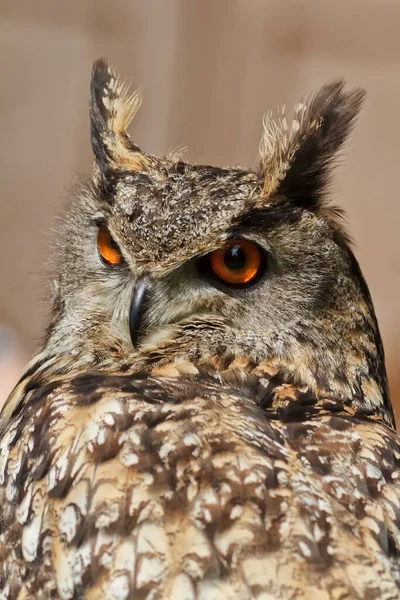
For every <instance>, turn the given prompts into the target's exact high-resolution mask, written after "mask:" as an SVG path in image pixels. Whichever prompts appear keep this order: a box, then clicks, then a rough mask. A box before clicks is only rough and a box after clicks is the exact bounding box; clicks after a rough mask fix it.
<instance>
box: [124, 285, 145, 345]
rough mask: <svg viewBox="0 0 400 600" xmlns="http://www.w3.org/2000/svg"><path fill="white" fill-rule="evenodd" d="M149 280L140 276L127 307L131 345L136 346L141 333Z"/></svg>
mask: <svg viewBox="0 0 400 600" xmlns="http://www.w3.org/2000/svg"><path fill="white" fill-rule="evenodd" d="M149 289H150V280H149V279H148V277H142V278H141V279H139V280H138V281H137V283H136V288H135V292H134V294H133V297H132V301H131V306H130V308H129V332H130V336H131V340H132V345H133V347H134V348H135V347H137V346H138V343H139V340H140V338H141V336H142V335H143V321H144V316H145V313H146V308H147V304H148V299H149Z"/></svg>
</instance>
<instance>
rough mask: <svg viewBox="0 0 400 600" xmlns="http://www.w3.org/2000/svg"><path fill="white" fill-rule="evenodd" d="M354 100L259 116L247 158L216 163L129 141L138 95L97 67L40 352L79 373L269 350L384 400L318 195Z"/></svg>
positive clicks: (363, 320)
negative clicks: (257, 144) (256, 143)
mask: <svg viewBox="0 0 400 600" xmlns="http://www.w3.org/2000/svg"><path fill="white" fill-rule="evenodd" d="M363 96H364V93H363V91H361V90H358V89H356V90H352V91H346V90H345V88H344V84H343V82H342V81H336V82H333V83H331V84H328V85H325V86H324V87H322V88H321V89H320V90H319V91H318V92H317V93H316V94H315V95H314V96H312V97H311V98H310V99H309V100H308V101H307V102H304V103H300V104H298V105H297V106H296V108H295V112H294V117H293V120H292V121H291V123H288V122H287V121H286V118H285V116H284V115H283V114H282V115H281V117H280V118H279V119H278V120H277V121H276V122H274V121H273V120H271V119H270V118H268V119H266V121H265V124H264V134H263V139H262V143H261V157H260V161H259V164H258V165H257V167H256V168H254V169H250V170H247V169H240V168H217V167H212V166H207V165H195V164H189V163H187V162H184V161H183V160H181V159H180V158H179V157H176V156H169V157H166V158H159V157H157V156H153V155H151V154H147V153H145V152H144V151H142V150H140V149H139V147H138V146H137V145H136V144H135V143H133V142H132V140H131V138H130V137H129V135H128V133H127V127H128V124H129V122H130V121H131V119H132V117H133V116H134V115H135V113H136V111H137V109H138V107H139V104H140V102H139V95H138V94H133V95H131V94H130V92H129V89H128V87H127V86H126V85H125V84H124V83H122V82H121V81H120V80H119V79H118V78H117V76H116V74H115V72H114V71H113V69H112V68H111V67H110V66H109V65H108V64H107V62H106V61H105V60H103V59H100V60H98V61H96V62H95V64H94V67H93V74H92V81H91V92H90V121H91V139H92V145H93V151H94V156H95V166H94V171H93V176H92V178H91V179H90V180H89V181H87V182H84V183H82V184H81V185H80V187H79V188H78V189H77V190H76V194H75V199H74V202H73V204H72V206H71V209H70V211H69V213H68V215H67V223H66V235H65V237H64V238H63V241H62V251H61V262H60V267H59V275H58V277H57V282H56V294H55V299H54V306H53V319H52V322H51V325H50V327H49V329H48V332H47V337H46V341H45V350H46V352H47V353H48V354H50V355H51V356H60V355H62V356H63V357H64V361H63V364H64V365H68V364H71V365H72V364H73V365H75V366H76V365H79V366H80V367H83V366H85V367H87V368H91V369H93V368H94V369H101V368H108V369H110V368H113V367H115V368H118V367H120V366H121V365H129V364H130V363H132V361H134V360H135V357H137V356H138V355H146V354H147V355H149V354H152V356H155V357H158V360H160V361H167V360H180V359H182V358H187V357H189V358H190V359H192V360H197V361H204V360H207V359H208V358H209V357H213V356H220V357H221V356H227V357H241V356H245V357H247V358H248V359H249V360H250V361H253V362H255V363H257V362H259V361H262V360H265V359H268V358H269V359H271V360H276V361H278V362H279V363H280V364H282V365H284V367H285V369H287V372H288V373H290V374H291V376H292V377H294V378H295V379H296V380H297V381H298V382H300V383H304V384H305V385H309V386H311V387H313V389H317V390H319V391H320V392H321V393H322V392H323V393H324V394H328V395H329V394H331V395H333V396H335V397H338V396H339V397H347V396H349V395H353V396H354V395H355V394H358V395H360V394H361V395H363V394H365V390H366V389H367V387H368V389H369V396H371V389H372V391H373V394H375V396H376V402H381V403H383V404H387V403H388V398H387V388H386V375H385V368H384V359H383V350H382V345H381V340H380V336H379V331H378V327H377V323H376V319H375V315H374V311H373V307H372V304H371V299H370V296H369V293H368V289H367V286H366V284H365V281H364V279H363V277H362V274H361V272H360V269H359V266H358V264H357V261H356V259H355V258H354V255H353V253H352V250H351V247H350V243H349V238H348V236H347V235H346V233H345V230H344V228H343V223H342V219H341V212H340V211H339V210H338V209H337V208H335V207H332V206H331V205H330V204H329V202H328V197H327V194H328V183H329V179H330V174H331V170H332V166H333V162H334V159H335V156H336V155H337V152H338V150H339V149H340V148H341V146H342V144H343V143H344V142H345V140H346V138H347V136H348V134H349V132H350V130H351V128H352V126H353V123H354V119H355V117H356V115H357V113H358V111H359V109H360V105H361V102H362V99H363ZM64 368H67V366H65V367H64Z"/></svg>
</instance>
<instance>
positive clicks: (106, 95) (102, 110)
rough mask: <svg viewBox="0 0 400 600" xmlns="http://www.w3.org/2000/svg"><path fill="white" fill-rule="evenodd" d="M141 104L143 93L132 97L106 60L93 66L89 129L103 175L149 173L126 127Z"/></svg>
mask: <svg viewBox="0 0 400 600" xmlns="http://www.w3.org/2000/svg"><path fill="white" fill-rule="evenodd" d="M140 104H141V95H140V92H135V93H133V94H132V93H130V89H129V85H128V84H126V83H124V82H123V81H121V80H119V79H118V77H117V75H116V73H115V71H114V69H113V68H112V67H111V66H110V65H109V64H108V63H107V61H106V59H104V58H99V59H98V60H96V61H95V62H94V64H93V70H92V80H91V86H90V125H91V137H92V147H93V152H94V154H95V157H96V161H97V167H98V168H99V169H100V172H102V173H104V172H105V171H107V170H109V169H111V170H117V171H127V170H128V171H146V170H147V168H148V159H147V157H146V155H145V154H143V153H142V152H141V151H140V150H139V148H138V147H137V146H136V145H135V144H134V143H133V142H132V140H131V139H130V137H129V135H128V134H127V131H126V130H127V127H128V125H129V123H130V122H131V120H132V119H133V117H134V116H135V114H136V113H137V111H138V109H139V107H140Z"/></svg>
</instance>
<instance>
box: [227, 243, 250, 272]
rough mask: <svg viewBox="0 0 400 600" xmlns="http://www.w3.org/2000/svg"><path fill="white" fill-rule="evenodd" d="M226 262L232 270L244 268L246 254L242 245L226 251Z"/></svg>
mask: <svg viewBox="0 0 400 600" xmlns="http://www.w3.org/2000/svg"><path fill="white" fill-rule="evenodd" d="M224 263H225V265H226V267H227V268H228V269H230V270H231V271H237V270H239V269H243V268H244V267H245V266H246V254H245V252H244V251H243V250H242V248H240V246H233V247H232V248H229V250H227V251H226V252H225V255H224Z"/></svg>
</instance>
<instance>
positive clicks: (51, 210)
mask: <svg viewBox="0 0 400 600" xmlns="http://www.w3.org/2000/svg"><path fill="white" fill-rule="evenodd" d="M0 12H1V19H0V65H1V94H0V132H1V139H0V152H1V160H0V185H1V192H2V193H1V200H0V210H1V219H0V229H1V231H0V256H1V289H0V321H1V322H2V323H3V324H4V323H5V324H6V325H8V326H9V327H10V328H12V329H13V330H14V331H16V332H17V334H18V336H19V340H20V345H19V349H20V350H19V353H18V350H15V348H17V349H18V346H17V347H16V346H15V345H14V346H13V347H14V355H15V357H16V358H15V361H16V364H17V365H18V367H17V370H18V368H20V367H19V363H18V361H20V360H21V359H19V358H18V357H19V356H21V352H22V355H23V357H25V356H29V355H30V353H31V352H32V351H33V349H34V345H35V340H37V339H39V334H40V332H41V331H42V329H43V324H44V322H45V302H44V300H45V298H46V289H45V276H44V275H43V272H44V266H43V265H44V262H45V261H46V260H48V261H50V262H51V259H52V257H51V256H49V255H48V254H47V252H46V239H47V238H48V232H49V231H50V230H51V227H52V225H53V224H54V219H55V215H56V214H58V213H59V212H60V210H61V207H62V204H63V198H65V192H66V190H67V188H68V186H69V185H70V183H71V181H72V180H73V178H74V176H75V175H76V174H77V173H78V172H84V173H85V172H86V173H88V172H89V171H90V168H91V153H90V145H89V133H88V130H89V126H88V111H87V104H88V84H89V75H90V69H91V63H92V61H93V59H94V58H96V57H98V56H99V55H107V56H108V57H109V58H110V59H111V60H112V62H113V63H114V64H115V65H117V67H118V70H119V71H120V72H121V73H123V74H125V75H126V76H128V77H130V78H131V79H132V81H133V82H134V84H135V85H140V86H141V87H142V88H143V90H144V92H145V103H144V106H143V108H142V110H141V111H140V114H139V116H138V117H137V119H136V121H135V124H134V126H133V128H132V132H133V137H134V139H135V141H136V142H137V143H139V144H140V145H141V146H142V147H143V148H144V149H147V150H149V151H151V152H158V151H159V152H166V151H167V150H169V149H171V148H173V147H175V146H178V145H185V146H186V145H187V146H188V148H189V149H188V152H187V158H188V159H189V160H193V161H197V162H208V163H216V164H221V165H226V164H243V165H250V164H254V162H255V159H256V156H257V147H258V141H259V138H260V134H261V121H262V116H263V113H264V112H265V111H267V110H269V109H271V108H275V107H276V106H277V105H280V104H282V103H286V104H288V105H289V106H293V103H294V102H295V101H296V100H298V99H299V98H300V97H301V96H302V95H304V94H306V93H307V92H309V91H310V90H313V89H315V88H316V87H317V86H319V85H321V84H322V83H323V82H325V81H327V80H330V79H332V78H335V77H338V76H344V77H345V78H346V79H347V80H348V82H349V84H350V85H353V84H356V85H361V86H363V87H365V88H366V89H367V90H368V99H367V102H366V104H365V109H364V111H363V113H362V116H361V118H360V120H359V124H358V127H357V129H356V132H355V135H354V136H353V138H352V142H351V144H350V145H349V147H348V150H347V151H346V160H345V161H343V162H342V164H341V166H340V168H339V169H338V173H337V178H336V186H335V200H336V201H337V202H339V203H340V204H341V205H342V206H344V207H345V209H346V210H347V213H348V217H349V221H350V224H351V231H352V233H353V235H354V238H355V240H356V243H357V256H358V258H359V260H360V262H361V265H362V268H363V270H364V273H365V275H366V278H367V280H368V282H369V285H370V288H371V291H372V296H373V298H374V301H375V306H376V309H377V313H378V318H379V321H380V324H381V329H382V333H383V338H384V343H385V347H386V352H387V362H388V369H389V374H390V381H391V387H392V395H393V397H394V400H395V402H396V398H397V406H398V410H400V373H399V371H400V369H399V360H398V351H397V348H398V345H399V342H400V327H399V318H400V317H399V315H400V311H399V308H398V304H399V303H398V295H399V292H400V246H399V242H398V229H399V217H400V202H399V199H398V195H399V190H398V186H399V183H398V181H399V179H398V174H399V169H400V165H399V158H400V153H399V150H400V115H399V110H400V33H399V32H400V2H399V0H332V1H331V0H287V1H286V0H237V1H234V0H140V1H139V0H138V1H136V0H110V1H109V2H106V1H105V0H69V1H68V2H61V1H56V0H34V1H32V0H18V1H16V0H10V1H5V0H0ZM0 339H2V338H0ZM2 345H3V348H4V347H5V346H6V345H7V344H6V343H5V342H4V341H2ZM10 352H11V351H10ZM10 352H8V359H9V360H10V357H11V358H12V353H11V354H10ZM1 356H4V352H3V353H2V354H1V353H0V358H1ZM15 361H14V364H15ZM6 373H11V367H10V365H9V363H8V364H7V367H4V364H3V369H2V373H0V381H1V382H2V383H3V387H9V386H10V381H9V380H10V379H13V378H15V373H14V372H13V373H12V374H11V375H10V376H9V377H8V380H7V381H6V378H5V374H6ZM1 393H2V392H1V390H0V394H1Z"/></svg>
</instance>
